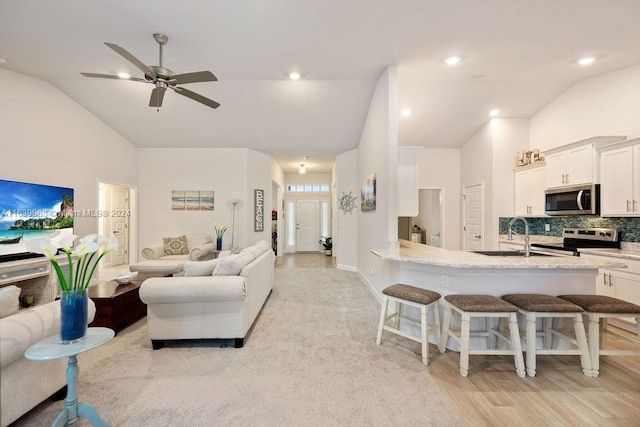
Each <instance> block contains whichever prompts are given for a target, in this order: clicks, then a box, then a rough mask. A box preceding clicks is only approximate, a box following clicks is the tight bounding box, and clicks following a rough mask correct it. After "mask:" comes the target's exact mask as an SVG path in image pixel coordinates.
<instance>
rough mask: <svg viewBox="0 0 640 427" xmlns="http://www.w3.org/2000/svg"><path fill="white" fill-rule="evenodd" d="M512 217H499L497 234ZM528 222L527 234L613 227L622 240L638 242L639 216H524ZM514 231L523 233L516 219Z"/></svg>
mask: <svg viewBox="0 0 640 427" xmlns="http://www.w3.org/2000/svg"><path fill="white" fill-rule="evenodd" d="M512 218H513V217H500V220H499V229H500V232H499V234H507V233H508V232H509V221H511V219H512ZM526 219H527V222H528V223H529V234H531V235H540V236H553V237H561V236H562V229H563V228H615V229H617V230H618V231H620V233H621V239H620V240H621V241H622V242H630V243H640V218H632V217H624V218H602V217H599V216H586V215H585V216H567V217H558V216H556V217H544V218H526ZM545 224H549V227H550V231H544V226H545ZM513 229H514V231H516V232H518V233H520V234H523V233H524V224H523V223H522V221H516V223H515V224H514V227H513Z"/></svg>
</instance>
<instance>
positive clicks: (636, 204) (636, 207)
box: [633, 199, 638, 212]
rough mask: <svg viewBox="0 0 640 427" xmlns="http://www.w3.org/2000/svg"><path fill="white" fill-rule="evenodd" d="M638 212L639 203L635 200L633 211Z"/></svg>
mask: <svg viewBox="0 0 640 427" xmlns="http://www.w3.org/2000/svg"><path fill="white" fill-rule="evenodd" d="M637 210H638V201H637V200H636V199H633V211H634V212H636V211H637Z"/></svg>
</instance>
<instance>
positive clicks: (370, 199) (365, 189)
mask: <svg viewBox="0 0 640 427" xmlns="http://www.w3.org/2000/svg"><path fill="white" fill-rule="evenodd" d="M360 196H361V197H360V200H361V202H360V203H361V204H360V210H362V212H367V211H375V210H376V174H375V173H372V174H371V175H369V177H368V178H367V180H366V181H365V182H364V184H363V185H362V189H361V190H360Z"/></svg>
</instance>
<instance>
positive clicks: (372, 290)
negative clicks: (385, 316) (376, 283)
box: [358, 270, 382, 304]
mask: <svg viewBox="0 0 640 427" xmlns="http://www.w3.org/2000/svg"><path fill="white" fill-rule="evenodd" d="M358 275H359V276H360V279H361V280H362V281H363V282H364V284H365V285H367V288H369V292H371V295H373V296H374V297H375V298H376V300H377V301H378V302H379V303H380V304H382V295H378V292H376V288H374V287H373V285H372V284H371V282H369V279H367V276H365V275H364V273H362V271H361V270H358Z"/></svg>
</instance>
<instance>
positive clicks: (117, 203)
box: [105, 185, 130, 267]
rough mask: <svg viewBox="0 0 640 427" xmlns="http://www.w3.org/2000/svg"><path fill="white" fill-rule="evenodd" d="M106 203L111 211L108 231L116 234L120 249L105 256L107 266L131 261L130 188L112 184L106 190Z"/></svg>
mask: <svg viewBox="0 0 640 427" xmlns="http://www.w3.org/2000/svg"><path fill="white" fill-rule="evenodd" d="M106 202H107V203H106V205H107V209H108V212H109V217H108V224H109V225H108V232H109V233H110V234H113V235H114V236H116V239H117V240H118V249H116V250H114V251H111V252H109V253H108V254H107V255H106V256H105V258H106V260H105V267H114V266H117V265H122V264H128V263H129V213H130V211H129V189H128V188H126V187H117V186H115V185H110V186H108V188H107V192H106Z"/></svg>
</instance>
